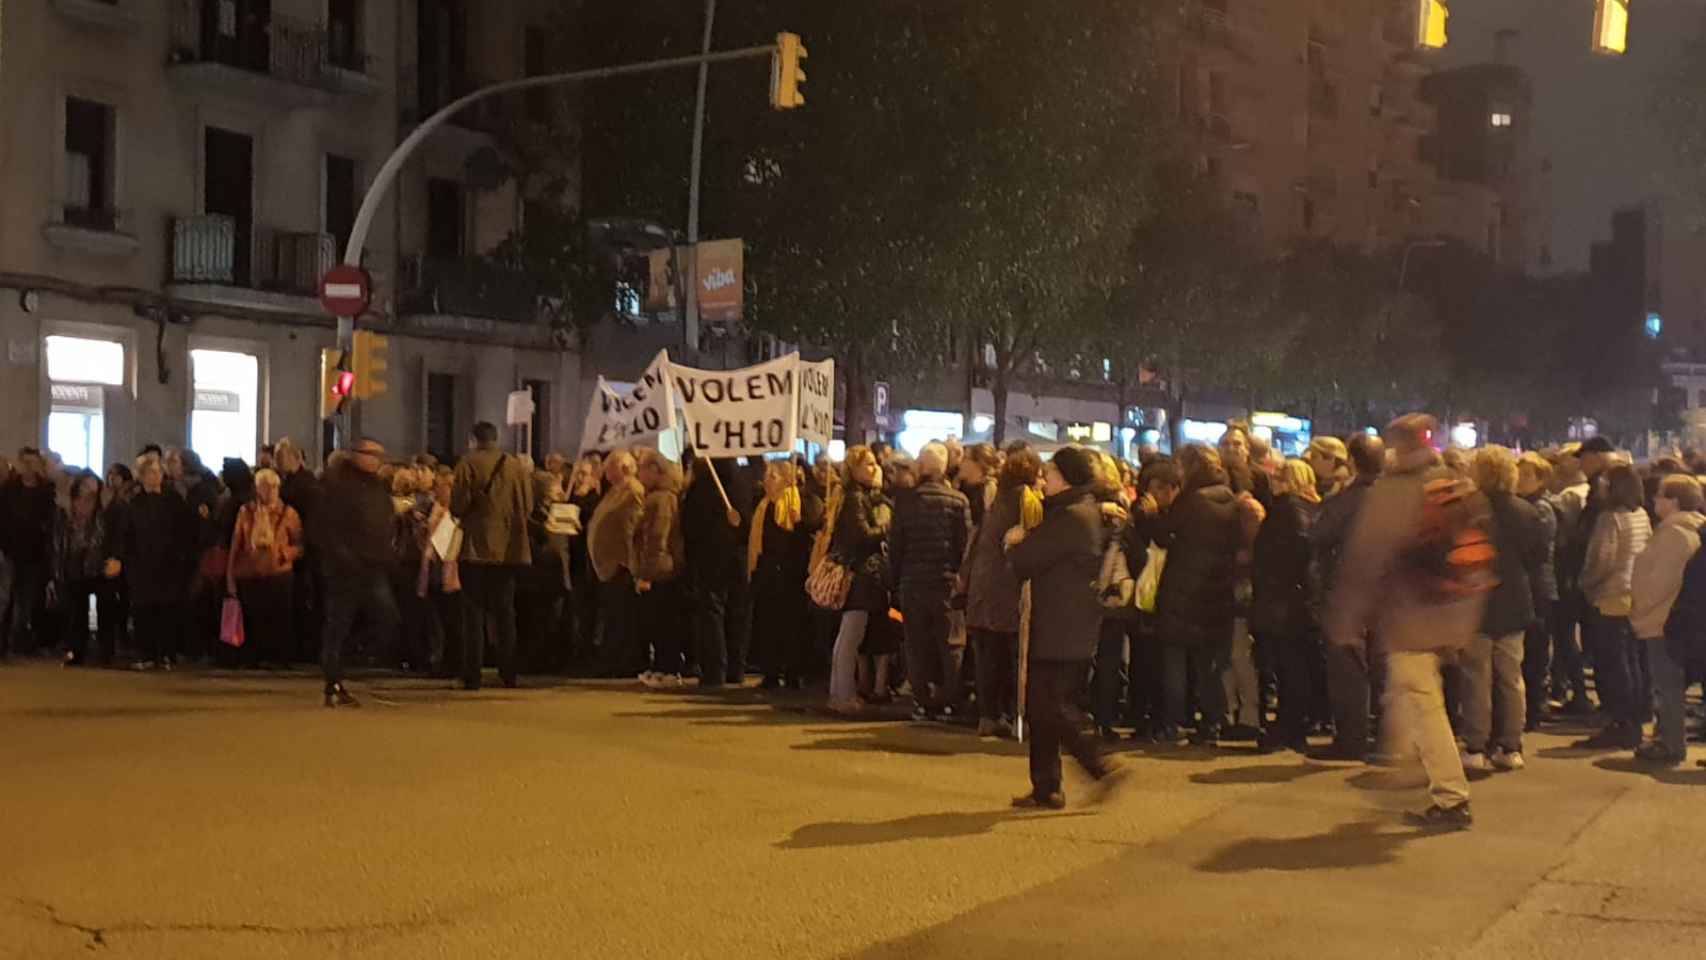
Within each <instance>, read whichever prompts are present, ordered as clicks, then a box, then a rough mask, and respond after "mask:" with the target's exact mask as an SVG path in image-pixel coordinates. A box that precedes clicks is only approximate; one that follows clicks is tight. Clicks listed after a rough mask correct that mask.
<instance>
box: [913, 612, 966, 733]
mask: <svg viewBox="0 0 1706 960" xmlns="http://www.w3.org/2000/svg"><path fill="white" fill-rule="evenodd" d="M902 612H903V613H904V615H905V617H906V674H907V677H908V678H909V679H910V680H911V682H912V699H913V700H914V701H916V702H917V704H918V705H919V706H920V707H923V708H924V709H926V710H930V711H936V710H941V709H942V708H943V707H946V706H949V705H950V704H952V702H953V700H954V699H955V697H956V696H957V695H958V694H959V689H960V660H961V658H962V657H963V656H964V655H965V648H964V647H955V646H953V645H952V644H950V643H948V634H949V631H950V630H951V626H950V624H949V622H948V595H947V594H946V593H942V594H940V595H936V594H925V595H923V596H916V595H913V596H907V597H905V598H904V599H903V600H902ZM931 687H934V688H935V689H934V690H933V691H932V690H930V688H931Z"/></svg>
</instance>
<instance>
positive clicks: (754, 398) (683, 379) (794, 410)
mask: <svg viewBox="0 0 1706 960" xmlns="http://www.w3.org/2000/svg"><path fill="white" fill-rule="evenodd" d="M669 370H670V383H671V385H672V386H673V387H674V388H675V397H676V399H677V400H679V401H680V402H681V410H682V413H683V415H684V416H685V417H686V418H687V442H688V443H690V444H692V445H693V448H694V449H695V450H697V451H699V452H700V453H702V454H704V455H706V456H710V457H746V456H756V455H758V454H761V453H787V452H790V451H792V450H793V449H794V438H795V437H796V436H797V435H798V432H799V431H798V427H799V421H800V417H799V383H800V376H799V374H800V356H799V354H789V355H788V356H786V357H781V358H778V359H776V360H771V361H770V362H768V363H761V364H758V365H757V366H753V367H744V368H742V369H740V370H696V369H694V368H692V367H683V366H679V365H677V364H673V363H672V364H670V365H669Z"/></svg>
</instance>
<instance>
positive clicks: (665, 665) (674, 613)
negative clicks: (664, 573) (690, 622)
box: [634, 580, 687, 677]
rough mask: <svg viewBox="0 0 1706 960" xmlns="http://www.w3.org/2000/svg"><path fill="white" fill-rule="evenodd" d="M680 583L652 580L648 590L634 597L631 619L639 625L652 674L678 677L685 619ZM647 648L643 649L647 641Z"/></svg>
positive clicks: (684, 637)
mask: <svg viewBox="0 0 1706 960" xmlns="http://www.w3.org/2000/svg"><path fill="white" fill-rule="evenodd" d="M681 598H682V594H681V585H680V584H679V583H676V582H675V581H673V580H661V581H653V582H652V585H651V589H649V590H647V591H646V592H645V593H642V594H640V595H639V596H637V597H635V598H634V620H635V622H637V623H638V624H639V625H640V630H639V645H640V648H641V651H642V652H644V653H647V654H649V655H650V660H649V661H648V663H649V664H650V669H651V670H652V672H653V673H661V674H664V675H666V676H672V677H673V676H680V675H681V667H682V663H683V659H682V657H683V653H682V650H683V648H684V646H685V640H686V637H687V633H686V631H687V622H686V621H685V620H684V619H683V618H682V599H681ZM648 643H649V644H650V650H649V651H648V650H646V649H645V648H646V646H647V644H648Z"/></svg>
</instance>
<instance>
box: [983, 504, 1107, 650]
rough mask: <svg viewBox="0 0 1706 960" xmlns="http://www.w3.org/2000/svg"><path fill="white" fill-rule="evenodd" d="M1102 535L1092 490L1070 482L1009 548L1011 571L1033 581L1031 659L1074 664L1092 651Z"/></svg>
mask: <svg viewBox="0 0 1706 960" xmlns="http://www.w3.org/2000/svg"><path fill="white" fill-rule="evenodd" d="M1105 539H1106V534H1105V533H1104V532H1103V529H1102V508H1101V505H1100V504H1098V503H1097V502H1096V497H1095V495H1094V494H1093V493H1092V492H1091V490H1090V488H1089V487H1073V488H1072V489H1070V490H1065V491H1063V492H1061V493H1057V494H1055V495H1054V496H1052V497H1048V498H1045V499H1044V500H1043V522H1042V524H1041V525H1040V526H1038V527H1037V528H1036V529H1035V530H1032V531H1031V532H1030V533H1029V534H1027V535H1026V536H1025V539H1024V540H1023V541H1021V542H1020V543H1019V545H1018V546H1016V547H1013V548H1011V549H1009V550H1008V551H1007V562H1008V563H1009V564H1011V565H1012V567H1013V573H1014V575H1016V576H1017V577H1018V578H1019V579H1020V580H1029V581H1031V647H1030V659H1032V660H1040V661H1044V662H1068V663H1072V662H1083V661H1087V660H1089V659H1090V658H1091V657H1093V656H1095V653H1096V641H1097V639H1098V638H1099V636H1100V635H1101V629H1102V604H1101V601H1100V599H1099V598H1098V597H1097V596H1096V580H1097V578H1098V577H1100V576H1101V574H1102V551H1103V548H1104V546H1105Z"/></svg>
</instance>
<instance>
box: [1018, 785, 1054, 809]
mask: <svg viewBox="0 0 1706 960" xmlns="http://www.w3.org/2000/svg"><path fill="white" fill-rule="evenodd" d="M1013 809H1015V810H1065V809H1066V794H1064V793H1061V792H1060V791H1058V790H1057V791H1055V792H1054V793H1051V794H1048V795H1047V796H1042V797H1039V796H1037V795H1036V794H1034V793H1027V794H1023V795H1021V796H1017V797H1014V798H1013Z"/></svg>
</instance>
